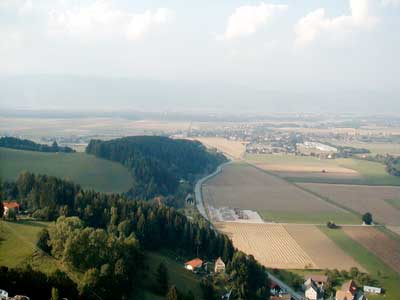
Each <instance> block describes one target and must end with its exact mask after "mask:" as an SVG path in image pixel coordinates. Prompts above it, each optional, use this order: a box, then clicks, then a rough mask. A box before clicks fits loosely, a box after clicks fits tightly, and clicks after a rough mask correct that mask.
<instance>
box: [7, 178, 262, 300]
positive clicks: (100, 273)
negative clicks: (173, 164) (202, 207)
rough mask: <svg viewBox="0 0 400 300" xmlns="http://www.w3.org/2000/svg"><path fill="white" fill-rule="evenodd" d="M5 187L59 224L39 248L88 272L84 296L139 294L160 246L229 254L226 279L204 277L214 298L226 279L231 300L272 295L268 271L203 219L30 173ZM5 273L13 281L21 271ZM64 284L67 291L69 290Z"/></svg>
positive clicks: (25, 206) (206, 255) (186, 252)
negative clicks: (149, 255) (151, 254)
mask: <svg viewBox="0 0 400 300" xmlns="http://www.w3.org/2000/svg"><path fill="white" fill-rule="evenodd" d="M1 188H2V193H3V196H4V198H7V199H10V200H11V199H16V200H18V201H19V203H20V204H21V205H22V210H24V211H27V213H28V214H31V216H33V217H35V218H37V219H43V220H52V221H56V223H55V226H52V227H51V228H50V229H49V230H43V231H42V232H41V235H40V238H39V240H38V246H39V247H40V248H41V249H42V250H43V251H45V252H47V253H49V254H50V255H52V256H53V257H55V258H57V259H60V260H61V261H63V262H64V263H65V264H67V265H68V266H70V267H71V268H72V269H73V270H77V271H79V272H80V273H82V274H83V277H82V280H81V281H80V282H79V284H78V286H77V291H78V293H79V295H80V296H79V297H80V298H81V299H99V297H100V298H102V299H107V298H112V299H127V298H128V297H131V299H132V297H133V298H134V295H135V291H136V290H137V289H138V288H140V280H141V278H140V276H139V274H141V271H142V270H143V269H145V263H144V262H145V253H146V251H149V250H152V251H155V250H160V249H169V250H170V251H173V252H174V253H177V254H179V255H183V256H186V257H194V256H200V257H202V258H203V259H211V260H213V259H215V258H217V257H219V256H221V257H222V259H223V260H224V261H225V262H227V266H228V267H227V272H226V274H224V275H223V278H222V279H221V278H220V277H215V278H214V277H212V276H211V277H210V278H208V279H207V280H205V281H204V282H203V284H202V287H203V290H204V293H205V298H206V299H207V300H209V299H217V298H220V296H221V293H223V290H221V285H220V284H219V283H220V281H221V280H222V281H223V282H225V284H226V286H229V288H230V289H232V291H233V297H232V298H231V299H256V300H257V299H266V297H267V296H268V295H269V291H268V289H266V288H265V286H266V284H267V280H268V278H267V275H266V273H265V270H264V268H263V267H261V266H260V265H259V264H258V263H257V262H256V261H255V260H254V258H253V257H251V256H247V255H245V254H243V253H240V252H238V251H236V250H235V249H234V248H233V245H232V243H231V241H230V240H229V239H228V237H227V236H225V235H222V234H219V233H217V232H216V231H214V230H213V229H212V228H211V227H210V224H209V223H208V222H207V221H206V220H204V219H202V218H200V217H199V218H195V219H193V220H189V219H187V218H186V216H184V215H183V214H181V213H179V212H178V211H177V210H175V209H174V208H172V207H168V206H165V205H163V204H158V203H157V202H153V201H147V202H143V201H135V200H129V199H128V198H127V197H126V196H125V195H119V194H103V193H98V192H94V191H88V190H83V189H82V188H81V187H80V186H79V185H75V184H73V183H72V182H69V181H65V180H61V179H58V178H55V177H50V176H44V175H34V174H31V173H28V172H24V173H22V174H20V176H19V177H18V179H17V181H16V182H4V183H2V185H1ZM1 272H3V273H4V274H0V277H1V276H3V277H6V278H8V277H7V276H9V275H7V274H9V273H10V272H11V274H14V273H15V272H16V271H15V270H13V271H10V270H8V271H7V272H6V270H0V273H1ZM13 272H14V273H13ZM24 272H25V271H24ZM17 273H18V272H17ZM18 276H20V277H21V278H24V276H23V275H18ZM18 276H17V277H18ZM221 276H222V275H221ZM7 280H8V279H7ZM25 284H27V283H25ZM32 284H33V283H32ZM49 284H50V283H49ZM54 286H55V287H56V285H54ZM58 288H59V289H60V291H62V288H63V287H62V286H59V287H58ZM155 289H157V287H155ZM49 290H50V287H49V286H47V290H46V291H47V293H48V291H49ZM207 295H212V298H211V297H209V296H207ZM61 296H63V295H61ZM63 297H64V296H63ZM31 299H38V298H35V297H34V295H33V296H32V297H31ZM179 299H185V298H184V297H183V296H181V298H179Z"/></svg>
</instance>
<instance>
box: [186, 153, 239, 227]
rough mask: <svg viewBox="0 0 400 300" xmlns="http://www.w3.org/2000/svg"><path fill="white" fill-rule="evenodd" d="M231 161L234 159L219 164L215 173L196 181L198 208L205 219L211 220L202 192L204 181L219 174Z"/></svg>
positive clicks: (195, 191) (195, 190) (195, 193)
mask: <svg viewBox="0 0 400 300" xmlns="http://www.w3.org/2000/svg"><path fill="white" fill-rule="evenodd" d="M230 163H232V161H228V162H226V163H223V164H222V165H219V166H218V167H217V169H216V170H215V171H214V172H213V173H211V174H209V175H207V176H205V177H203V178H201V179H199V180H198V181H197V182H196V185H195V187H194V195H195V199H196V207H197V210H198V211H199V213H200V214H201V215H202V216H203V217H204V219H206V220H207V221H210V220H209V218H208V215H207V211H206V208H205V206H204V201H203V194H202V192H201V186H202V185H203V183H204V182H205V181H207V180H208V179H210V178H212V177H214V176H216V175H218V174H219V173H221V171H222V167H224V166H226V165H228V164H230Z"/></svg>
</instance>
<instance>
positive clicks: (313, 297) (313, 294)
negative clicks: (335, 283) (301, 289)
mask: <svg viewBox="0 0 400 300" xmlns="http://www.w3.org/2000/svg"><path fill="white" fill-rule="evenodd" d="M304 285H305V293H304V295H305V297H306V299H308V300H318V299H323V297H324V291H323V289H322V288H320V287H318V285H317V283H316V282H315V281H314V280H312V279H311V278H309V279H307V281H306V282H305V283H304Z"/></svg>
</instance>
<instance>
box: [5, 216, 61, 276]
mask: <svg viewBox="0 0 400 300" xmlns="http://www.w3.org/2000/svg"><path fill="white" fill-rule="evenodd" d="M48 225H49V223H48V222H38V221H18V222H5V221H0V265H1V266H7V267H18V266H24V265H26V264H30V265H31V266H32V267H34V268H35V269H40V270H41V271H43V272H47V273H51V272H53V271H55V270H56V269H57V263H56V260H55V259H53V258H51V257H48V256H45V255H41V254H40V253H39V252H38V251H37V249H36V246H35V244H36V241H37V235H38V233H39V231H40V230H41V229H42V228H45V227H47V226H48Z"/></svg>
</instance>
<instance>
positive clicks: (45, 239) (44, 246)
mask: <svg viewBox="0 0 400 300" xmlns="http://www.w3.org/2000/svg"><path fill="white" fill-rule="evenodd" d="M49 241H50V234H49V231H48V230H47V229H46V228H43V229H42V230H40V231H39V233H38V240H37V242H36V246H37V247H38V248H39V249H41V250H43V251H44V252H46V253H48V254H50V251H51V247H50V246H49Z"/></svg>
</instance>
